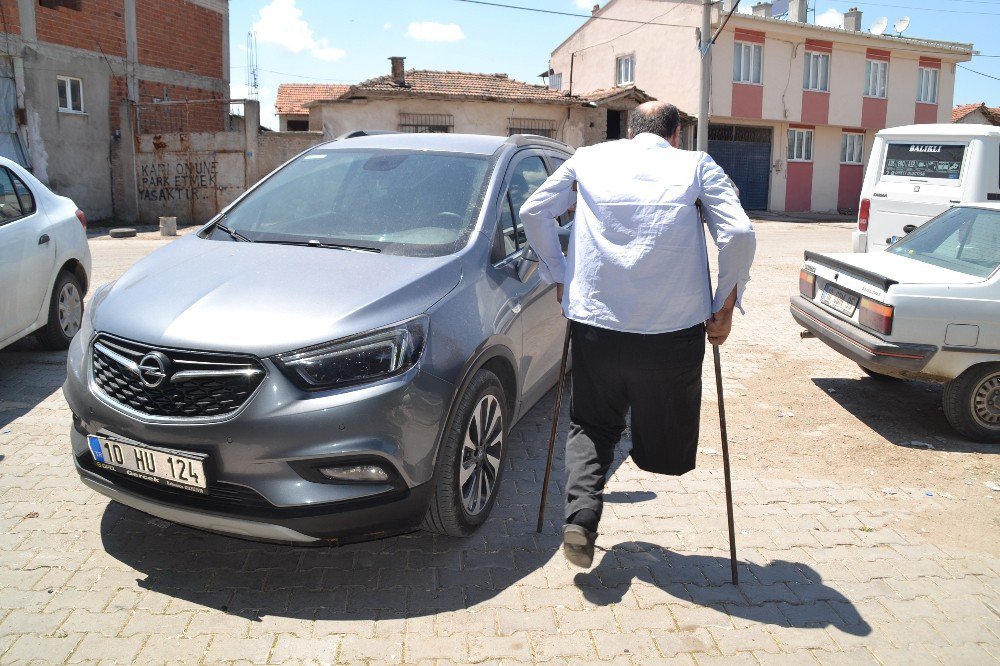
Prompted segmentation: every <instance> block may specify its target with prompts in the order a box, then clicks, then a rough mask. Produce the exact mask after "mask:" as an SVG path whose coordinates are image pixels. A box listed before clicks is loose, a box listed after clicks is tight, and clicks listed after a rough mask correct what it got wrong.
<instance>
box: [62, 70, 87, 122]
mask: <svg viewBox="0 0 1000 666" xmlns="http://www.w3.org/2000/svg"><path fill="white" fill-rule="evenodd" d="M56 83H57V85H58V86H59V110H60V111H69V112H70V113H83V81H82V80H81V79H76V78H73V77H71V76H57V77H56Z"/></svg>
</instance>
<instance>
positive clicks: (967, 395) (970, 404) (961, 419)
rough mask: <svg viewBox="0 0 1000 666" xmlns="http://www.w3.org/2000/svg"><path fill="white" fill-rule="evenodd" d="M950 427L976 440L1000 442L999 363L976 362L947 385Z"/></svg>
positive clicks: (945, 411) (945, 387) (946, 404)
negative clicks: (976, 363)
mask: <svg viewBox="0 0 1000 666" xmlns="http://www.w3.org/2000/svg"><path fill="white" fill-rule="evenodd" d="M941 402H942V403H943V406H944V415H945V417H947V419H948V423H950V424H951V427H952V428H954V429H955V430H957V431H958V432H959V433H961V434H963V435H965V436H966V437H968V438H969V439H971V440H973V441H975V442H1000V363H982V364H980V365H974V366H972V367H971V368H969V369H968V370H966V371H965V372H963V373H962V374H960V375H959V376H958V377H956V378H955V379H953V380H951V381H950V382H948V383H947V384H945V386H944V395H943V396H942V399H941Z"/></svg>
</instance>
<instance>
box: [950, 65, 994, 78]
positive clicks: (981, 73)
mask: <svg viewBox="0 0 1000 666" xmlns="http://www.w3.org/2000/svg"><path fill="white" fill-rule="evenodd" d="M958 67H959V69H964V70H965V71H967V72H972V73H973V74H978V75H979V76H985V77H986V78H988V79H993V80H994V81H1000V76H993V75H992V74H985V73H983V72H977V71H976V70H974V69H969V68H968V67H966V66H964V65H959V66H958Z"/></svg>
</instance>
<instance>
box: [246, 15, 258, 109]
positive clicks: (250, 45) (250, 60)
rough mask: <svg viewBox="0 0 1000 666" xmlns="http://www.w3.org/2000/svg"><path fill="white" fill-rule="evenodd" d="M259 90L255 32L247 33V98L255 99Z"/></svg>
mask: <svg viewBox="0 0 1000 666" xmlns="http://www.w3.org/2000/svg"><path fill="white" fill-rule="evenodd" d="M259 92H260V78H259V76H258V71H257V33H255V32H254V31H252V30H251V31H250V32H248V33H247V98H248V99H257V98H258V94H259Z"/></svg>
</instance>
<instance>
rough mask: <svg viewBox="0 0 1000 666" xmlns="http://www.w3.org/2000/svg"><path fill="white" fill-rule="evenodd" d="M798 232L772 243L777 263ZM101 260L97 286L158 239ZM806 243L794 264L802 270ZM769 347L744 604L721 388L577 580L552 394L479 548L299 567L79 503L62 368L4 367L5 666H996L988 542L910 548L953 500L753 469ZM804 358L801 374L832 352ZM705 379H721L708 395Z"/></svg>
mask: <svg viewBox="0 0 1000 666" xmlns="http://www.w3.org/2000/svg"><path fill="white" fill-rule="evenodd" d="M790 228H791V225H788V224H786V223H777V222H776V223H764V224H761V225H760V226H759V228H758V233H759V236H760V239H761V244H762V249H764V250H765V251H764V252H762V255H761V256H762V260H764V261H768V259H767V257H768V255H769V252H771V253H773V252H775V251H776V250H775V247H777V246H778V245H780V243H782V242H785V241H781V237H782V234H787V233H789V232H788V230H789V229H790ZM810 233H812V234H814V239H813V240H812V241H811V242H815V243H819V244H820V245H822V244H823V243H826V244H827V245H828V246H829V248H830V249H832V248H835V247H843V246H846V240H845V239H846V238H848V236H849V232H848V231H847V230H846V228H845V227H844V226H843V225H840V226H837V225H815V226H814V227H813V230H811V231H810ZM91 243H92V248H93V249H94V258H95V266H98V267H99V273H98V275H97V276H96V280H95V282H102V281H104V280H106V279H109V278H111V277H113V276H114V275H116V274H117V273H120V272H121V271H122V270H123V269H124V268H125V267H127V266H128V265H129V264H130V263H131V262H132V261H133V260H134V259H136V258H137V257H139V256H141V255H143V254H145V253H146V252H148V251H149V250H150V249H152V248H153V247H156V246H158V245H160V244H162V241H158V240H154V239H149V238H146V239H142V238H140V239H138V240H132V241H110V240H103V239H101V240H92V241H91ZM797 243H798V244H797ZM800 243H801V241H797V240H796V241H791V242H789V249H787V252H786V253H793V252H794V253H796V255H797V257H800V256H801V254H800V252H801V244H800ZM793 246H794V247H793ZM768 248H770V249H768ZM796 260H797V259H796ZM792 263H794V262H792ZM766 272H767V271H766V266H762V269H761V271H760V273H761V274H765V275H766ZM794 278H795V274H794V273H793V274H792V275H790V276H789V279H788V290H793V289H794V284H795V283H794ZM758 279H759V278H758ZM779 291H780V290H779ZM785 291H787V290H785ZM782 298H785V296H782ZM784 302H785V303H787V300H785V301H784ZM758 305H759V306H760V308H759V310H758V311H764V312H766V311H767V309H768V308H772V309H774V310H775V311H780V310H781V309H782V308H781V307H779V306H780V305H782V304H781V303H778V301H777V300H775V301H774V302H773V303H771V302H768V303H758ZM753 316H754V313H753V312H751V317H750V319H748V321H749V320H752V319H753ZM758 316H759V315H758ZM768 326H780V327H782V328H787V327H788V326H789V324H788V320H787V318H786V319H783V320H781V321H780V322H777V323H775V322H771V323H770V324H767V323H766V322H765V323H758V324H755V325H754V327H756V329H755V328H754V327H747V328H745V329H744V330H742V331H741V330H739V329H738V330H737V332H736V333H735V334H734V340H733V342H732V345H733V346H732V347H729V346H727V347H726V348H724V350H725V351H724V357H725V358H726V359H728V360H730V361H729V365H727V366H726V367H727V373H728V374H727V377H728V379H727V387H731V388H732V391H733V394H732V395H733V398H732V402H733V412H734V414H736V415H737V417H736V420H734V421H731V422H730V428H731V429H732V431H733V432H736V433H738V434H740V437H737V438H735V439H734V445H733V451H734V493H735V499H736V526H737V540H738V546H739V558H740V566H739V573H740V585H739V587H734V586H733V585H731V584H730V582H729V560H728V550H727V536H726V521H725V505H724V495H723V484H722V476H721V461H720V456H719V455H718V453H717V450H718V443H717V442H718V435H717V433H718V430H717V426H716V425H715V424H716V423H717V421H715V420H713V410H715V403H714V402H713V400H714V391H707V392H706V397H707V400H706V407H705V426H704V435H703V441H702V448H701V452H700V456H699V468H698V470H697V471H695V472H693V473H690V474H688V475H686V476H684V477H682V478H668V477H657V476H654V475H650V474H647V473H644V472H641V471H639V470H638V469H637V468H635V467H634V465H632V464H631V462H629V461H628V460H626V459H624V454H622V455H620V456H619V459H618V462H619V463H620V466H619V467H618V469H617V471H616V472H615V475H614V477H613V479H612V480H611V482H610V484H609V488H608V490H609V493H608V496H607V499H608V505H607V510H606V512H605V518H604V521H603V522H602V526H601V529H602V534H601V537H600V539H599V542H598V545H599V547H600V550H599V552H598V555H597V559H596V560H595V567H594V568H593V569H592V570H590V571H586V572H584V571H582V570H580V569H574V568H572V567H570V566H569V565H568V564H567V563H566V562H565V561H564V559H563V557H562V555H561V554H560V552H559V551H558V546H559V538H558V529H559V525H558V522H559V521H558V519H559V517H560V507H559V494H560V491H561V487H560V485H561V484H560V483H559V479H560V478H561V468H562V461H561V455H557V460H556V468H555V469H556V470H557V473H556V475H555V478H556V479H557V483H556V486H555V487H553V488H552V493H551V496H550V502H549V505H548V508H547V514H546V515H547V517H548V518H549V519H548V520H547V522H546V524H545V529H544V531H543V533H542V534H536V533H535V531H534V524H535V520H534V517H535V511H536V509H537V501H538V494H539V490H540V485H541V484H540V479H541V475H542V471H543V467H544V450H545V444H546V440H547V436H548V431H549V427H550V420H549V419H550V414H551V409H552V404H553V395H551V394H550V395H549V396H548V397H547V398H546V399H544V400H543V401H542V402H541V403H540V404H539V405H537V406H536V407H535V408H534V409H533V410H532V411H531V413H530V414H529V415H528V416H527V417H526V418H525V419H523V420H522V421H521V422H520V424H518V425H517V426H516V427H515V428H514V429H513V431H512V433H511V437H510V442H511V445H510V449H509V454H508V458H507V462H506V467H505V470H504V478H503V483H502V489H501V494H500V496H499V498H498V502H497V506H496V508H495V509H494V511H493V514H492V516H491V518H490V520H489V522H488V523H487V524H486V526H485V527H484V528H483V529H482V530H481V531H480V532H479V533H477V534H476V535H474V536H473V537H470V538H468V539H464V540H456V539H447V538H442V537H438V536H432V535H429V534H425V533H416V534H412V535H407V536H402V537H398V538H393V539H387V540H382V541H375V542H370V543H364V544H357V545H351V546H344V547H339V548H325V547H321V548H291V547H285V546H275V545H261V544H256V543H251V542H246V541H241V540H237V539H230V538H225V537H220V536H215V535H211V534H207V533H202V532H198V531H195V530H192V529H187V528H184V527H180V526H177V525H172V524H170V523H166V522H164V521H161V520H158V519H155V518H151V517H149V516H146V515H144V514H141V513H138V512H136V511H133V510H131V509H126V508H123V507H122V506H120V505H117V504H113V503H109V502H108V501H107V500H106V499H104V498H103V497H102V496H99V495H96V494H95V493H92V492H91V491H89V490H88V489H86V488H85V487H84V486H82V485H81V484H80V482H79V481H78V480H77V477H76V474H75V472H74V471H73V466H72V463H71V460H70V456H69V454H68V449H69V441H68V429H69V421H70V416H69V411H68V409H67V407H66V405H65V402H64V401H63V398H62V395H61V392H60V391H59V386H60V384H61V383H62V381H63V378H64V370H63V364H64V355H62V354H53V353H45V352H41V351H38V348H37V347H35V346H34V344H33V343H32V342H28V341H26V342H21V343H18V344H17V345H15V346H14V347H13V348H10V349H8V350H5V351H3V352H0V526H2V529H0V663H4V664H13V663H22V662H30V661H37V662H46V663H82V662H107V663H110V662H123V663H129V662H134V663H157V662H167V661H169V662H181V663H206V664H215V663H223V662H240V663H286V662H290V663H298V662H320V663H366V662H367V663H401V662H404V663H419V664H434V663H437V664H450V663H470V662H474V663H515V662H547V663H555V664H562V663H566V664H570V663H571V664H580V663H590V662H601V663H605V662H611V663H615V664H643V665H644V664H659V663H678V664H694V663H697V664H712V663H717V662H725V663H737V664H741V663H747V664H757V663H762V664H782V663H788V664H812V663H820V664H827V663H859V664H867V663H883V664H890V663H891V664H903V663H920V664H924V663H943V664H949V665H951V664H988V663H996V662H997V661H998V660H1000V575H998V574H1000V560H998V558H997V557H996V546H995V544H994V545H993V546H992V547H991V548H981V549H965V548H962V547H959V546H956V545H953V544H950V543H943V542H942V541H941V540H938V539H934V538H932V537H930V536H928V534H926V533H924V532H922V531H921V530H920V529H919V528H917V527H914V525H918V524H919V520H920V518H921V516H922V515H925V514H926V512H927V510H928V509H927V508H926V506H927V504H926V502H939V501H940V502H943V501H944V500H943V499H941V498H939V497H928V495H927V493H926V492H925V491H924V490H923V489H922V488H920V487H909V486H908V485H907V483H906V479H896V480H895V482H894V485H895V486H898V488H897V489H896V490H894V492H893V493H892V494H887V493H885V492H883V491H881V490H879V489H878V485H879V484H878V482H876V484H875V485H872V484H871V483H866V482H863V481H864V480H863V479H859V480H858V481H857V482H852V481H851V480H850V477H849V476H848V478H847V480H845V478H844V476H843V475H842V474H841V475H836V474H833V473H832V470H831V473H830V474H827V473H823V472H822V470H821V471H819V472H817V471H816V470H815V469H813V468H810V467H809V466H808V465H803V467H802V468H801V470H802V471H800V469H799V468H797V467H796V466H794V465H797V464H798V461H799V460H804V458H802V457H797V458H795V459H794V460H793V462H789V463H786V467H787V466H789V465H792V468H791V469H784V470H783V471H782V472H781V473H779V472H778V471H777V470H775V469H773V468H772V467H771V466H770V465H769V464H763V463H761V462H760V461H759V460H758V456H757V454H756V452H755V450H754V444H753V442H752V441H750V440H749V439H748V438H746V437H744V436H742V433H741V432H740V431H741V430H742V429H743V428H745V427H746V426H745V425H743V424H741V423H740V422H739V420H738V419H739V418H743V417H742V416H741V415H742V414H744V413H745V412H746V410H748V409H751V408H752V404H751V403H750V400H751V399H750V398H746V397H742V396H745V393H743V394H741V389H745V387H746V386H747V385H748V383H749V382H750V381H751V380H752V379H753V377H754V376H755V375H759V374H760V373H762V372H765V370H766V369H767V367H768V365H769V361H768V359H769V358H771V357H769V356H767V354H766V353H764V352H763V351H761V352H760V353H758V354H756V355H747V354H741V353H740V351H741V350H743V351H745V350H747V349H752V348H756V349H758V350H760V349H761V348H762V347H763V346H766V345H764V344H763V343H761V342H760V338H759V335H760V334H761V332H762V331H765V330H767V329H768ZM793 333H794V331H793ZM783 335H785V336H788V335H790V334H788V333H784V334H783ZM804 349H805V350H806V351H803V352H802V353H803V354H806V355H807V356H805V357H803V358H802V359H801V360H800V361H799V362H798V363H799V366H800V367H788V368H787V369H785V370H784V372H787V373H794V372H798V371H801V366H805V365H808V363H809V360H808V354H809V353H820V352H818V351H816V350H817V349H818V348H817V347H815V346H814V347H807V348H804ZM809 349H812V350H814V351H813V352H809V351H808V350H809ZM772 370H773V368H772ZM711 377H712V368H711V362H710V361H709V362H708V363H706V366H705V378H706V387H707V386H708V385H709V384H710V383H711ZM777 388H778V387H777V386H776V387H775V392H777ZM727 395H728V394H727ZM762 399H764V400H766V397H765V398H762ZM748 405H750V406H748ZM564 409H565V408H564ZM767 409H768V410H770V409H771V406H770V405H768V406H767ZM563 416H564V418H563V420H562V423H563V435H564V436H565V414H564V415H563ZM754 427H755V428H757V429H758V430H762V431H766V430H767V428H768V426H759V427H758V426H756V425H755V426H754ZM775 427H777V426H775ZM781 427H785V426H784V424H782V426H781ZM856 427H857V428H858V429H859V430H863V429H867V428H868V426H867V425H866V424H865V423H858V424H857V426H856ZM713 428H715V429H714V430H713ZM789 432H792V431H789ZM765 434H766V433H765ZM803 436H804V435H803ZM801 441H802V438H801V437H799V438H798V439H797V440H796V441H791V440H789V444H788V446H789V448H790V449H792V448H794V447H795V446H797V445H799V444H801ZM807 441H809V442H810V446H815V445H816V443H815V442H814V441H812V440H807ZM829 445H830V446H836V445H837V444H836V442H833V443H831V444H829ZM625 449H627V442H625V443H624V446H623V451H624V450H625ZM798 453H800V454H801V453H802V452H801V451H799V452H798ZM807 453H808V451H807ZM906 453H907V454H912V455H917V454H918V453H920V452H916V451H911V450H909V449H908V450H907V451H906ZM937 453H938V454H939V455H940V456H942V457H946V458H947V459H948V460H954V459H956V457H959V456H963V455H990V454H989V453H986V454H976V453H963V452H961V451H959V452H937ZM790 460H791V459H790ZM980 494H982V493H980ZM931 506H934V505H931ZM984 506H986V508H985V509H984V510H982V511H981V512H979V514H977V515H974V516H973V518H971V519H970V520H971V521H972V522H973V523H975V525H974V526H973V527H974V528H975V529H983V530H989V529H992V530H993V535H994V537H993V540H995V539H996V536H995V535H996V509H995V508H994V507H995V503H992V502H988V501H987V502H985V504H984ZM977 521H978V522H977Z"/></svg>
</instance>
